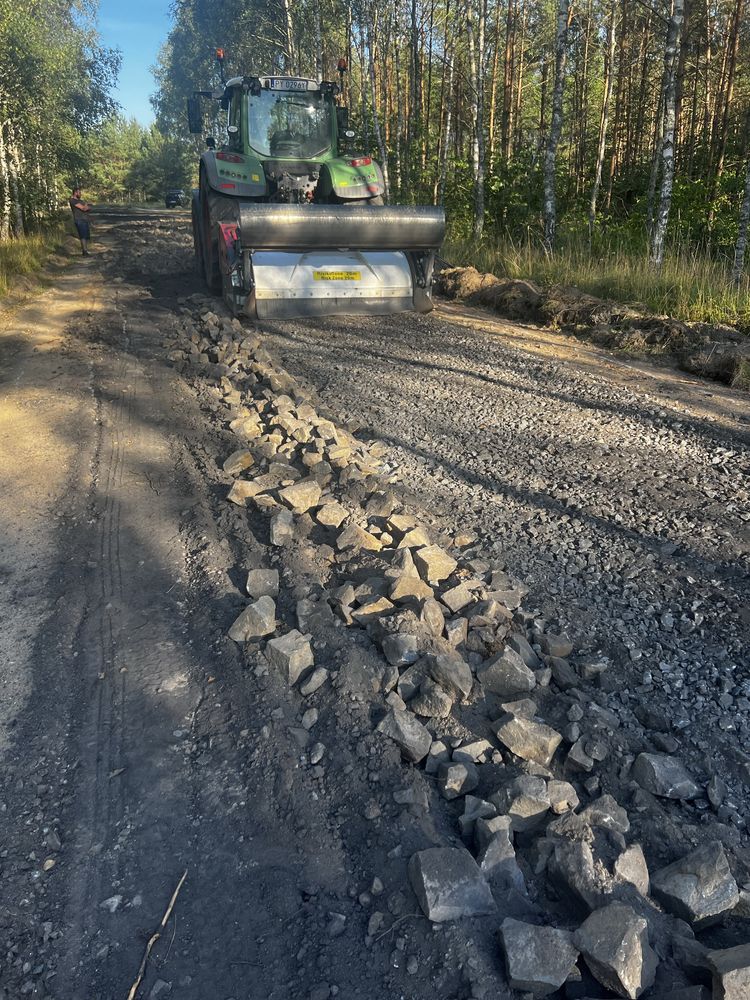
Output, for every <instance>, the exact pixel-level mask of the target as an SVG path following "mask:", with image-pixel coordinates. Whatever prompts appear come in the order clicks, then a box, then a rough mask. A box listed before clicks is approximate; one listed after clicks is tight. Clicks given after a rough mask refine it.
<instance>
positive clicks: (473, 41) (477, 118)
mask: <svg viewBox="0 0 750 1000" xmlns="http://www.w3.org/2000/svg"><path fill="white" fill-rule="evenodd" d="M486 21H487V0H479V10H478V16H477V25H476V31H475V29H474V10H473V8H472V6H471V4H469V6H468V9H467V19H466V31H467V35H468V43H469V68H470V75H471V101H470V103H471V116H472V119H473V121H474V136H473V141H472V173H473V175H474V226H473V231H474V239H477V240H479V239H481V238H482V233H483V231H484V179H485V178H484V174H485V163H484V159H485V157H484V147H485V142H484V70H485V66H484V63H485V28H486Z"/></svg>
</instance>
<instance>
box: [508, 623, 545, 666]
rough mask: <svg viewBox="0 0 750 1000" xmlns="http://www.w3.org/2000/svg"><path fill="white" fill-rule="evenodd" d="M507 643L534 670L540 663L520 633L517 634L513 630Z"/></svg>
mask: <svg viewBox="0 0 750 1000" xmlns="http://www.w3.org/2000/svg"><path fill="white" fill-rule="evenodd" d="M508 645H509V646H510V648H511V649H512V650H514V651H515V652H516V653H518V655H519V656H520V657H521V659H522V660H523V662H524V663H525V664H526V666H527V667H531V669H532V670H536V669H537V667H540V666H541V665H542V664H541V661H540V659H539V657H538V656H537V655H536V653H535V652H534V650H533V649H532V648H531V646H530V645H529V643H528V641H527V640H526V639H525V638H524V637H523V636H522V635H518V634H517V633H515V632H514V633H513V634H512V635H509V636H508Z"/></svg>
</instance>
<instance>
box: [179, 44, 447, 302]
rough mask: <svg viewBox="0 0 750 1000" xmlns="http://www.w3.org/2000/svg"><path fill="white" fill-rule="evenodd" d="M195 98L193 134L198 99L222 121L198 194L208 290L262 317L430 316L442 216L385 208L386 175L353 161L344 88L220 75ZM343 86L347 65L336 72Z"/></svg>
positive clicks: (365, 161)
mask: <svg viewBox="0 0 750 1000" xmlns="http://www.w3.org/2000/svg"><path fill="white" fill-rule="evenodd" d="M217 59H218V60H219V68H220V73H221V83H222V86H221V88H219V89H218V90H216V91H202V90H200V91H196V92H195V93H194V94H193V96H192V98H189V99H188V124H189V128H190V131H191V132H192V133H194V134H199V133H201V132H202V131H203V116H202V112H201V104H200V99H201V98H202V97H209V98H212V99H214V100H218V101H219V103H220V105H221V107H222V109H223V110H224V111H225V112H226V113H227V141H226V142H225V143H224V144H222V145H220V146H219V147H218V148H217V146H216V143H215V142H214V141H213V139H211V140H210V142H209V140H208V139H207V140H206V145H207V146H208V148H207V149H206V150H205V151H204V153H203V154H202V156H201V159H200V169H199V182H198V183H199V187H198V189H197V190H196V191H194V192H193V203H192V221H193V236H194V242H195V251H196V258H197V260H198V263H199V266H200V268H201V270H202V271H203V273H204V276H205V278H206V282H207V283H208V285H209V287H210V288H211V289H212V290H213V291H216V292H219V291H221V292H222V293H223V295H224V298H225V300H226V302H227V304H228V305H230V307H231V308H232V309H233V310H234V311H244V312H246V313H249V314H250V315H252V316H256V317H258V318H261V319H262V318H269V317H274V316H276V317H282V316H320V315H332V314H335V313H343V312H346V313H351V312H354V313H378V314H380V313H391V312H398V311H401V310H410V309H416V310H419V311H420V312H427V311H429V310H430V309H431V308H432V299H431V294H430V292H431V286H432V269H433V263H434V258H435V251H436V250H437V249H438V247H439V246H440V244H441V243H442V239H443V234H444V231H445V218H444V215H443V211H442V209H438V208H433V207H432V206H425V207H420V208H411V207H408V208H407V207H405V206H385V205H384V204H383V196H384V194H385V184H384V178H383V173H382V171H381V169H380V166H379V165H378V164H377V163H376V162H375V161H374V160H373V159H372V158H371V157H370V156H368V155H367V154H366V153H353V152H351V151H350V149H349V143H350V141H351V140H352V139H353V138H354V133H353V132H352V131H350V129H349V122H348V115H347V109H346V108H345V107H341V106H340V105H339V104H338V95H339V94H340V90H341V88H340V87H339V85H338V84H335V83H328V82H321V83H318V82H316V81H315V80H308V79H305V78H303V77H293V76H284V75H276V76H274V75H269V76H236V77H233V78H232V79H229V80H227V79H226V77H225V75H224V53H223V50H221V49H219V50H217ZM277 68H278V69H280V70H281V72H282V73H283V66H278V67H277ZM338 71H339V74H340V76H341V78H342V80H343V74H344V73H345V72H346V61H345V60H344V59H342V60H340V61H339V66H338Z"/></svg>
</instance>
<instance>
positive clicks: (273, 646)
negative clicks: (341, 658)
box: [261, 598, 315, 686]
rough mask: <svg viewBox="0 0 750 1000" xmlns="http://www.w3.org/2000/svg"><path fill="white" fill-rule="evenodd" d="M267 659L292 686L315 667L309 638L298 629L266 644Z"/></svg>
mask: <svg viewBox="0 0 750 1000" xmlns="http://www.w3.org/2000/svg"><path fill="white" fill-rule="evenodd" d="M261 599H262V598H261ZM266 658H267V659H268V662H269V663H270V664H271V666H272V667H275V668H276V669H277V670H279V671H280V672H281V673H282V675H283V676H284V679H285V680H286V682H287V684H289V685H290V686H291V685H292V684H296V683H297V681H298V680H299V678H300V677H301V676H302V674H303V673H304V671H305V670H307V669H308V667H312V666H314V665H315V657H314V655H313V651H312V647H311V646H310V640H309V638H307V637H306V636H304V635H302V633H301V632H298V631H297V629H296V628H293V629H292V630H291V631H290V632H287V634H286V635H282V636H280V637H279V638H278V639H270V640H269V641H268V643H267V644H266Z"/></svg>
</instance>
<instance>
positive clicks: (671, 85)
mask: <svg viewBox="0 0 750 1000" xmlns="http://www.w3.org/2000/svg"><path fill="white" fill-rule="evenodd" d="M684 2H685V0H673V4H672V16H671V17H670V19H669V25H668V27H667V41H666V45H665V48H664V132H663V135H662V143H661V192H660V197H659V209H658V211H657V214H656V220H655V222H654V231H653V235H652V238H651V263H652V264H653V265H654V266H655V267H661V264H662V261H663V260H664V241H665V238H666V235H667V224H668V223H669V210H670V208H671V205H672V185H673V183H674V153H675V143H674V138H675V107H676V97H677V48H678V45H679V42H680V35H681V33H682V22H683V16H684Z"/></svg>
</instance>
